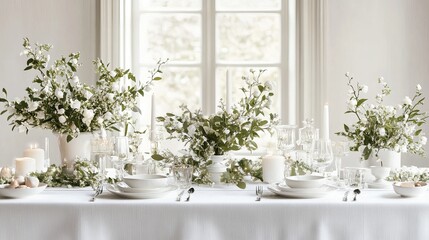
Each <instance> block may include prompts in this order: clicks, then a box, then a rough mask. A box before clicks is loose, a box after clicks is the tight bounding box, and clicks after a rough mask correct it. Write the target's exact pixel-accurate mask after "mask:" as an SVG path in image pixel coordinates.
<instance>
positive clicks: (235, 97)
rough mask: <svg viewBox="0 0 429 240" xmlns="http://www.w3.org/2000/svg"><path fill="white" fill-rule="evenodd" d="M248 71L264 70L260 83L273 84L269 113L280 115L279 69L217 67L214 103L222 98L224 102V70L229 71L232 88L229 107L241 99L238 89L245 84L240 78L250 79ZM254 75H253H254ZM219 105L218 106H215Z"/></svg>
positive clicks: (241, 94)
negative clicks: (246, 77) (269, 82)
mask: <svg viewBox="0 0 429 240" xmlns="http://www.w3.org/2000/svg"><path fill="white" fill-rule="evenodd" d="M250 69H254V70H256V71H257V72H256V73H258V72H259V69H266V71H265V72H264V73H263V74H262V75H261V78H260V80H261V82H265V81H268V80H270V81H271V82H272V83H273V92H274V97H273V99H272V103H273V104H272V106H271V111H272V112H275V113H280V99H281V96H280V94H281V93H280V82H281V80H280V69H279V68H259V67H258V68H256V67H246V68H235V67H234V68H233V67H228V68H225V67H219V68H217V69H216V103H218V102H219V100H220V99H221V98H222V99H223V100H224V101H225V99H226V70H228V71H229V74H230V79H231V85H232V86H231V87H232V91H231V92H232V103H231V105H233V104H235V103H238V102H239V100H240V99H241V98H242V96H243V93H242V92H241V90H240V88H242V87H244V86H245V82H244V81H243V80H242V76H248V77H251V73H250V72H249V70H250ZM256 73H255V74H256ZM217 105H219V104H217ZM217 105H216V106H217Z"/></svg>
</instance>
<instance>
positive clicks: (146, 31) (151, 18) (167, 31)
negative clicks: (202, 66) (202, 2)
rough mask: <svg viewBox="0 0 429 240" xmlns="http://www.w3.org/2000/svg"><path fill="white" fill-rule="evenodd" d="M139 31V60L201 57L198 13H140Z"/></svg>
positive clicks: (175, 61) (151, 60)
mask: <svg viewBox="0 0 429 240" xmlns="http://www.w3.org/2000/svg"><path fill="white" fill-rule="evenodd" d="M160 23H162V24H160ZM139 35H140V58H139V59H140V63H141V64H150V63H153V62H156V61H157V60H158V59H159V58H164V59H166V58H169V59H170V63H177V62H188V63H189V62H194V63H195V62H197V63H199V62H200V61H201V16H200V15H199V14H152V13H148V14H142V15H141V18H140V32H139Z"/></svg>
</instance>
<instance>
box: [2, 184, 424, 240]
mask: <svg viewBox="0 0 429 240" xmlns="http://www.w3.org/2000/svg"><path fill="white" fill-rule="evenodd" d="M254 188H255V186H248V189H247V190H240V189H237V188H235V187H231V188H227V189H216V188H204V187H196V192H195V193H194V194H193V195H192V197H191V201H190V202H176V201H175V194H173V195H171V196H169V197H166V198H162V199H150V200H131V199H119V198H117V197H116V196H114V195H112V194H111V193H109V192H107V191H105V192H104V193H103V194H102V195H101V196H100V198H98V199H97V200H96V201H95V202H93V203H91V202H89V199H90V198H91V196H92V194H93V191H91V190H90V189H80V190H74V189H73V190H67V189H46V190H45V191H44V192H43V193H41V194H39V195H36V196H32V197H30V198H27V199H0V229H1V230H0V239H103V240H109V239H112V240H113V239H114V240H116V239H198V240H199V239H208V240H209V239H339V240H344V239H357V240H360V239H377V240H378V239H389V240H394V239H401V240H402V239H429V194H426V195H425V196H423V197H420V198H401V197H399V196H398V195H396V194H395V193H394V192H393V190H390V191H387V190H364V191H363V192H362V194H360V195H359V196H358V201H357V202H343V201H341V199H342V196H343V191H336V192H334V193H332V194H331V195H329V196H327V197H325V198H320V199H286V198H281V197H277V196H275V195H273V194H272V193H270V192H269V191H268V190H267V189H266V188H265V192H264V197H263V199H262V201H261V202H256V201H255V194H254Z"/></svg>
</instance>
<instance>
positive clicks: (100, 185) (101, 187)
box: [89, 184, 103, 202]
mask: <svg viewBox="0 0 429 240" xmlns="http://www.w3.org/2000/svg"><path fill="white" fill-rule="evenodd" d="M102 193H103V184H99V185H98V186H97V189H96V190H95V193H94V196H92V198H91V199H90V200H89V201H90V202H94V201H95V198H97V197H98V196H99V195H100V194H102Z"/></svg>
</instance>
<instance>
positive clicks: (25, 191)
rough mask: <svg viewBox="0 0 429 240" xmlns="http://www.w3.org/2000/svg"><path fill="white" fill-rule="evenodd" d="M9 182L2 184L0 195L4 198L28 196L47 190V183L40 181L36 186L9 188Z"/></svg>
mask: <svg viewBox="0 0 429 240" xmlns="http://www.w3.org/2000/svg"><path fill="white" fill-rule="evenodd" d="M8 185H9V184H2V185H0V197H4V198H26V197H30V196H33V195H36V194H39V193H41V192H43V190H45V188H46V186H47V184H46V183H40V184H39V186H38V187H34V188H7V186H8Z"/></svg>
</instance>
